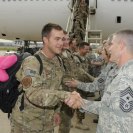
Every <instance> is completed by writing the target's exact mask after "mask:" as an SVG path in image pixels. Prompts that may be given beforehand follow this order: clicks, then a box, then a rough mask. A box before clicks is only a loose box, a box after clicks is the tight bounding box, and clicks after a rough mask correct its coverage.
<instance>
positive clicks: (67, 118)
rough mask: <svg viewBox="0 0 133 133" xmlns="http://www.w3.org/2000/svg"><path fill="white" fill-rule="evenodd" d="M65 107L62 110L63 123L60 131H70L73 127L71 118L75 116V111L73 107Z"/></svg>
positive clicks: (67, 132) (63, 132)
mask: <svg viewBox="0 0 133 133" xmlns="http://www.w3.org/2000/svg"><path fill="white" fill-rule="evenodd" d="M63 107H64V108H63V110H61V112H60V116H61V123H60V125H59V132H58V133H69V132H70V128H71V119H72V117H73V114H74V111H73V110H72V109H71V108H67V107H66V105H65V106H63ZM65 107H66V108H65Z"/></svg>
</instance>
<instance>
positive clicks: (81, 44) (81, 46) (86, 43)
mask: <svg viewBox="0 0 133 133" xmlns="http://www.w3.org/2000/svg"><path fill="white" fill-rule="evenodd" d="M84 46H90V44H89V43H88V42H81V43H79V45H78V47H79V48H84Z"/></svg>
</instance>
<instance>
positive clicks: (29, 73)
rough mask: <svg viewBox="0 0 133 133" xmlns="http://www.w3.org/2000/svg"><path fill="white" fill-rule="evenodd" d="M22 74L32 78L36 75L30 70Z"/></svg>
mask: <svg viewBox="0 0 133 133" xmlns="http://www.w3.org/2000/svg"><path fill="white" fill-rule="evenodd" d="M24 74H25V75H26V76H31V77H34V76H35V75H36V71H34V70H30V69H26V70H25V72H24Z"/></svg>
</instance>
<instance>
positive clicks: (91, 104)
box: [82, 99, 101, 114]
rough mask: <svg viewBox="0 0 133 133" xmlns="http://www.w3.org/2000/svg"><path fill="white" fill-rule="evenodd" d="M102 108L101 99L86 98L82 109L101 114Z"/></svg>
mask: <svg viewBox="0 0 133 133" xmlns="http://www.w3.org/2000/svg"><path fill="white" fill-rule="evenodd" d="M100 108H101V101H99V102H96V101H89V100H85V99H84V105H82V109H83V110H84V111H85V112H88V113H93V114H99V110H100Z"/></svg>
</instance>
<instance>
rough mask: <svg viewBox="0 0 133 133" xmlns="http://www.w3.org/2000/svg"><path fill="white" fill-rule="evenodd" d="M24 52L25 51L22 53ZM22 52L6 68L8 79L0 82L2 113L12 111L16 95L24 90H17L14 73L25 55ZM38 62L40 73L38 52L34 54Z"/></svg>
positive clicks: (41, 66) (17, 84)
mask: <svg viewBox="0 0 133 133" xmlns="http://www.w3.org/2000/svg"><path fill="white" fill-rule="evenodd" d="M24 54H25V53H24ZM24 54H21V55H17V54H16V56H17V58H18V60H17V62H16V63H15V64H14V65H13V66H11V67H10V68H8V69H6V72H7V73H8V75H9V79H8V80H7V81H6V82H0V109H1V110H2V111H3V112H4V113H8V114H10V113H11V112H12V108H13V107H14V106H15V103H16V101H17V99H18V96H19V95H20V94H21V93H23V92H24V91H23V90H22V91H19V90H18V86H19V84H20V82H19V81H18V80H17V79H16V76H15V75H16V73H17V71H18V70H19V68H20V66H21V64H22V62H23V60H24V59H25V58H26V57H27V56H26V57H25V55H24ZM28 56H29V55H28ZM34 56H35V57H36V58H37V60H38V61H39V63H40V71H39V73H40V75H41V73H42V70H43V64H42V61H41V59H40V56H39V55H38V54H35V55H34Z"/></svg>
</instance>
